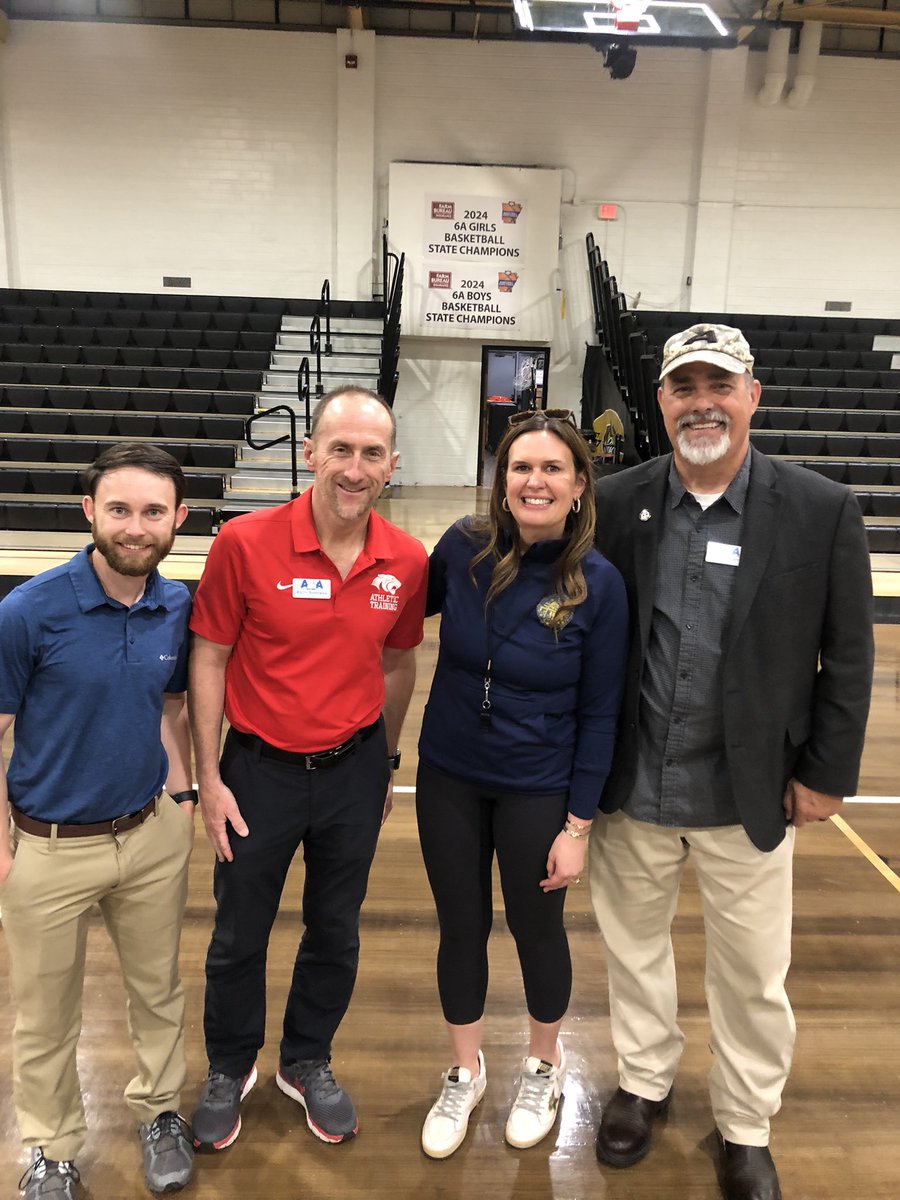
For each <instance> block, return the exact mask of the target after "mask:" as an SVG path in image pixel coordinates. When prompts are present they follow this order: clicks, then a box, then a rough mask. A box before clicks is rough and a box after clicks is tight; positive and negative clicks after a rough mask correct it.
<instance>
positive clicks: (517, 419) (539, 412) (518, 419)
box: [509, 408, 578, 429]
mask: <svg viewBox="0 0 900 1200" xmlns="http://www.w3.org/2000/svg"><path fill="white" fill-rule="evenodd" d="M532 417H552V418H553V419H554V420H557V421H568V422H569V423H570V424H571V425H574V426H575V428H576V429H577V428H578V426H577V425H576V424H575V416H574V414H573V413H572V410H571V409H570V408H526V409H525V410H524V412H517V413H513V415H512V416H511V417H510V418H509V424H510V425H521V424H522V422H523V421H530V420H531V418H532Z"/></svg>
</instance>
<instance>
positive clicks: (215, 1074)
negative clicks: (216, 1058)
mask: <svg viewBox="0 0 900 1200" xmlns="http://www.w3.org/2000/svg"><path fill="white" fill-rule="evenodd" d="M254 1083H256V1063H254V1064H253V1067H252V1069H251V1071H250V1074H249V1075H244V1076H243V1077H242V1078H239V1079H234V1078H232V1076H230V1075H223V1074H222V1073H221V1072H220V1071H214V1070H213V1069H212V1067H210V1069H209V1075H208V1076H207V1078H206V1082H205V1083H204V1085H203V1091H202V1092H201V1093H200V1099H199V1100H198V1101H197V1107H196V1108H195V1109H194V1115H193V1116H192V1117H191V1125H192V1126H193V1130H194V1146H195V1147H196V1149H198V1150H224V1149H225V1147H226V1146H230V1145H231V1143H232V1142H233V1141H234V1140H235V1138H236V1137H237V1135H238V1134H239V1133H240V1132H241V1101H242V1100H243V1098H244V1097H245V1096H246V1095H247V1093H248V1092H249V1091H250V1089H251V1088H252V1087H253V1085H254Z"/></svg>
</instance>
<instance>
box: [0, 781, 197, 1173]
mask: <svg viewBox="0 0 900 1200" xmlns="http://www.w3.org/2000/svg"><path fill="white" fill-rule="evenodd" d="M14 836H15V840H16V854H15V859H14V861H13V867H12V870H11V871H10V874H9V876H8V878H7V880H6V882H5V883H4V885H3V887H2V889H0V901H2V906H3V927H4V930H5V933H6V940H7V944H8V947H9V958H10V982H11V986H12V991H13V997H14V999H15V1002H16V1006H17V1011H16V1022H15V1027H14V1030H13V1100H14V1102H15V1106H16V1112H17V1115H18V1121H19V1131H20V1133H21V1135H22V1140H23V1142H24V1143H25V1145H26V1146H28V1147H34V1146H41V1147H42V1148H43V1150H44V1153H45V1155H46V1157H47V1158H51V1159H73V1158H74V1157H75V1156H76V1154H77V1153H78V1152H79V1150H80V1149H81V1147H82V1145H83V1143H84V1138H85V1133H86V1125H85V1117H84V1107H83V1105H82V1100H81V1088H80V1084H79V1080H78V1070H77V1066H76V1061H75V1051H76V1047H77V1044H78V1038H79V1035H80V1033H81V999H82V990H83V985H84V966H85V947H86V943H87V933H88V926H89V924H90V921H91V910H92V908H93V906H94V905H95V904H96V905H98V906H99V908H100V912H101V913H102V915H103V919H104V921H105V923H106V928H107V929H108V931H109V935H110V937H111V938H112V940H113V943H114V945H115V948H116V952H117V954H118V956H119V962H120V964H121V967H122V976H123V979H124V982H125V990H126V993H127V997H128V1025H129V1030H130V1032H131V1040H132V1043H133V1045H134V1049H135V1053H136V1055H137V1060H138V1073H137V1075H136V1076H135V1077H134V1079H132V1080H131V1082H130V1083H129V1084H128V1086H127V1087H126V1088H125V1100H126V1103H127V1104H128V1107H129V1108H130V1110H131V1112H132V1114H133V1115H134V1117H135V1120H136V1121H138V1122H142V1123H147V1122H150V1121H153V1120H154V1119H155V1118H156V1117H157V1116H158V1115H159V1114H160V1113H161V1112H166V1111H168V1110H170V1109H172V1110H177V1108H178V1105H179V1099H180V1098H179V1091H180V1088H181V1086H182V1084H183V1083H184V1077H185V1062H184V1044H183V1040H184V1023H183V1017H184V998H183V995H182V990H181V980H180V977H179V973H178V946H179V940H180V937H181V921H182V916H183V914H184V904H185V899H186V896H187V864H188V859H189V857H190V852H191V845H192V842H193V822H192V821H191V820H189V818H188V817H187V816H186V815H185V813H183V812H182V811H181V810H180V809H179V808H178V806H177V805H176V804H175V802H174V801H173V800H171V799H170V797H168V796H165V795H163V796H162V797H160V799H159V801H158V802H157V812H156V815H155V816H151V817H150V818H149V820H147V821H145V822H144V824H143V825H140V826H138V828H136V829H131V830H129V831H128V832H127V833H123V834H119V835H118V836H117V837H113V836H112V835H111V834H109V835H103V836H100V837H85V838H54V837H49V838H44V837H36V836H34V835H32V834H28V833H23V832H22V831H21V830H15V835H14ZM94 1003H95V1004H96V1003H97V1001H96V1000H95V1001H94ZM92 1015H93V1016H94V1017H95V1019H96V1018H97V1017H99V1018H100V1019H101V1020H102V1019H103V1017H104V1016H105V1014H103V1013H96V1012H95V1013H93V1014H92Z"/></svg>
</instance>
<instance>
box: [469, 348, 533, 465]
mask: <svg viewBox="0 0 900 1200" xmlns="http://www.w3.org/2000/svg"><path fill="white" fill-rule="evenodd" d="M549 371H550V347H549V346H484V345H483V346H482V347H481V402H480V407H479V422H478V476H477V479H478V484H479V486H483V487H490V486H491V484H492V483H493V482H494V470H495V467H496V461H497V460H496V450H497V446H498V445H499V444H500V439H501V438H502V437H503V434H504V433H505V432H506V427H507V425H508V423H509V418H510V417H511V416H512V415H513V414H514V413H517V412H525V411H526V410H527V409H536V408H546V407H547V382H548V378H549Z"/></svg>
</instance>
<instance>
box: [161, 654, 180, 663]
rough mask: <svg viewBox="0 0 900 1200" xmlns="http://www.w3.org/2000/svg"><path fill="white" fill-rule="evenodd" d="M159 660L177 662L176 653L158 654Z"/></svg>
mask: <svg viewBox="0 0 900 1200" xmlns="http://www.w3.org/2000/svg"><path fill="white" fill-rule="evenodd" d="M159 661H160V662H177V661H178V655H177V654H161V655H160V656H159Z"/></svg>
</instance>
